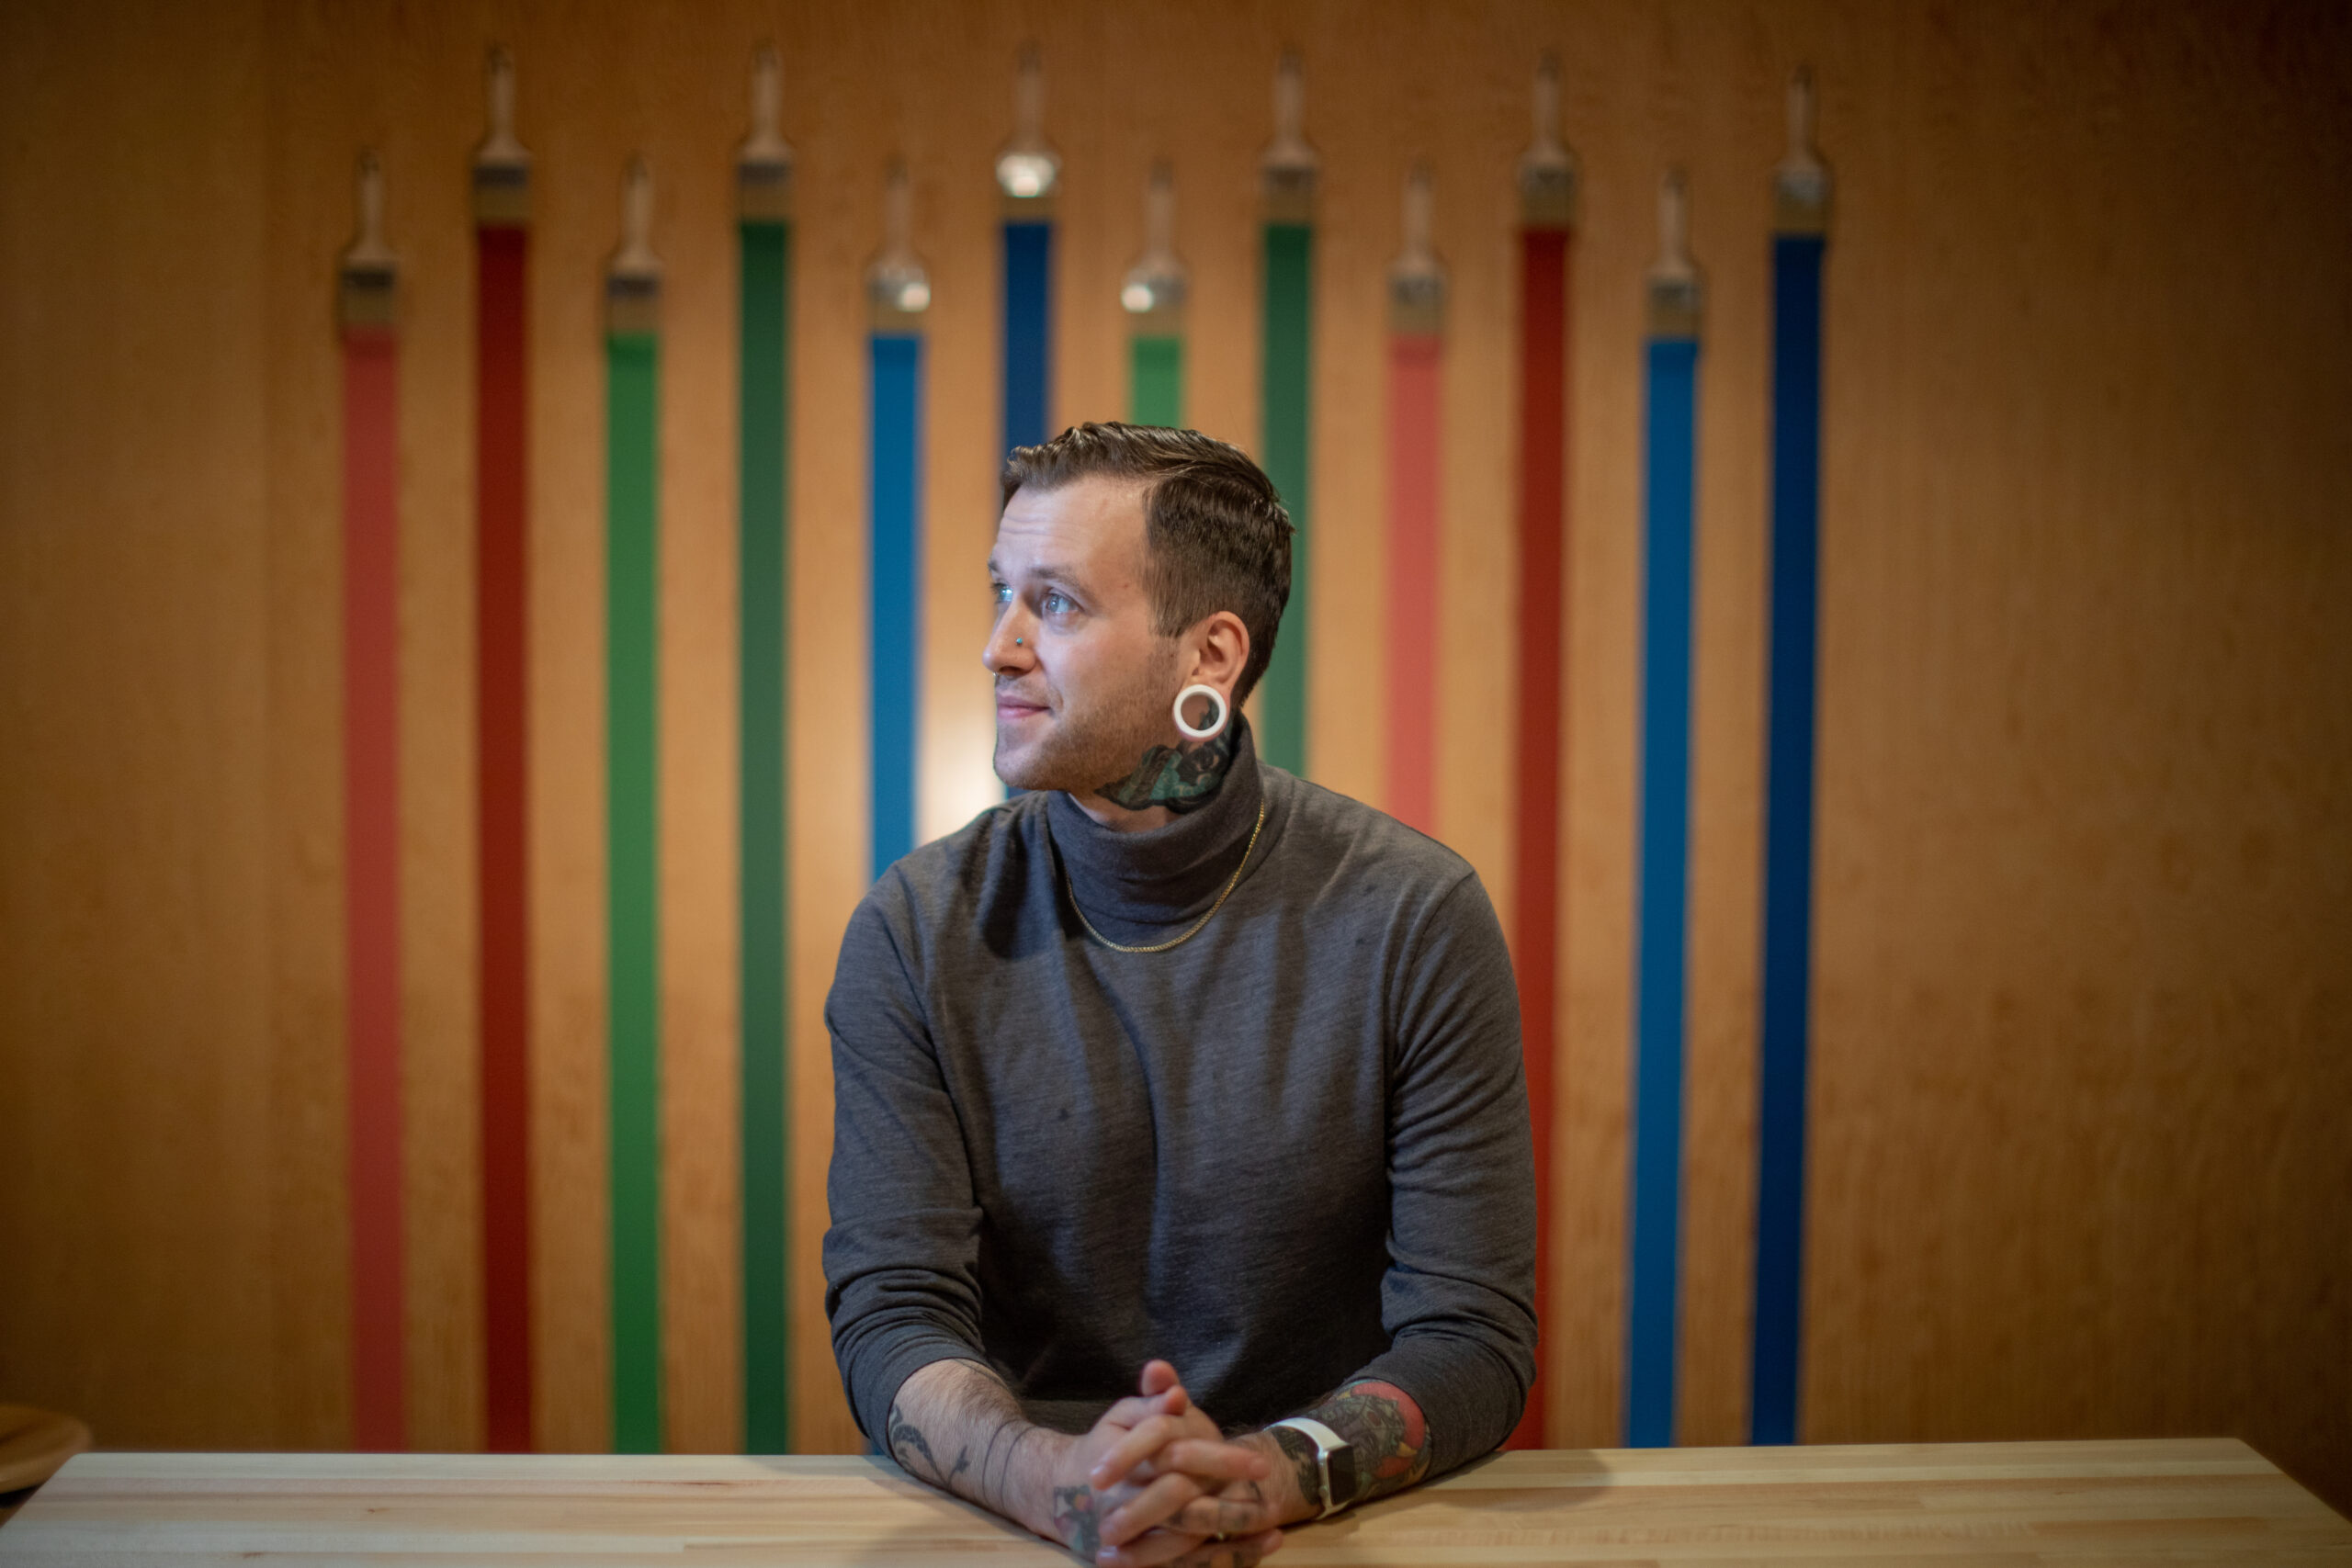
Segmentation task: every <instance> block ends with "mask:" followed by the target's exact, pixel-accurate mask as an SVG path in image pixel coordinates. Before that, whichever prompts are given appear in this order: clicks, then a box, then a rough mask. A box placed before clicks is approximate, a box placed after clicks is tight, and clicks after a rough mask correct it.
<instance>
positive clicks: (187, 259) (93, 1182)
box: [0, 5, 341, 1443]
mask: <svg viewBox="0 0 2352 1568" xmlns="http://www.w3.org/2000/svg"><path fill="white" fill-rule="evenodd" d="M143 21H144V25H142V26H141V27H137V28H120V29H114V28H98V27H93V26H92V25H90V18H89V14H88V13H87V12H86V11H85V10H83V9H81V8H79V7H74V6H49V5H30V6H11V7H9V8H8V10H7V12H6V16H5V17H0V29H5V30H4V31H0V98H5V100H6V106H7V107H6V109H5V110H0V113H5V114H6V117H7V120H6V132H5V134H0V158H5V160H6V166H5V171H4V172H0V204H5V206H0V233H5V234H6V236H7V238H6V241H5V242H0V268H4V269H5V274H4V275H0V311H5V312H6V317H5V323H6V324H5V327H0V343H5V344H6V348H5V350H0V377H5V379H0V388H5V391H0V454H5V456H0V551H5V556H0V561H4V562H5V564H0V596H5V597H0V682H5V686H0V691H5V694H6V695H5V697H4V698H0V713H5V714H6V719H5V723H6V731H7V733H6V741H5V742H0V929H5V931H6V940H0V1041H5V1042H6V1049H5V1050H0V1192H5V1193H6V1195H7V1196H6V1199H5V1200H0V1257H5V1258H7V1259H8V1260H9V1262H8V1265H7V1268H6V1284H5V1285H0V1384H5V1385H6V1387H7V1388H8V1389H9V1390H10V1391H11V1397H13V1398H17V1399H20V1400H24V1401H28V1402H30V1403H35V1404H43V1405H47V1406H50V1407H52V1408H58V1409H63V1410H67V1411H71V1412H73V1413H75V1414H78V1415H79V1416H82V1417H83V1418H84V1419H85V1420H86V1421H87V1422H88V1423H89V1425H90V1427H92V1429H93V1430H94V1432H95V1433H96V1436H97V1438H98V1440H99V1441H101V1442H109V1441H110V1442H126V1441H128V1442H150V1443H170V1442H182V1441H190V1440H194V1439H196V1438H198V1436H199V1435H209V1437H210V1438H211V1440H214V1441H218V1442H224V1443H240V1442H242V1443H259V1442H266V1441H273V1440H281V1439H290V1440H296V1441H324V1440H327V1439H328V1438H331V1437H332V1436H333V1435H334V1433H333V1424H332V1406H333V1402H334V1391H333V1390H327V1391H323V1392H322V1391H318V1390H314V1389H311V1388H308V1387H305V1386H304V1385H303V1375H304V1372H305V1371H306V1370H307V1369H310V1368H311V1367H313V1366H314V1365H315V1362H314V1360H313V1359H312V1358H311V1357H310V1356H308V1355H306V1354H305V1353H303V1351H302V1350H301V1349H300V1348H299V1344H298V1341H299V1339H300V1337H301V1336H303V1335H310V1336H313V1337H322V1338H324V1339H325V1341H326V1342H327V1344H328V1347H329V1352H328V1353H329V1355H330V1356H333V1355H334V1347H335V1345H336V1343H337V1337H338V1336H339V1334H340V1331H341V1322H340V1318H339V1314H337V1313H336V1312H335V1311H334V1308H333V1307H331V1306H329V1307H327V1308H326V1309H325V1310H324V1311H323V1313H320V1312H319V1311H317V1309H318V1308H319V1307H320V1306H321V1305H322V1303H318V1302H316V1301H314V1300H313V1299H312V1292H313V1290H314V1288H315V1285H316V1282H317V1281H316V1276H315V1275H313V1274H312V1273H311V1271H310V1269H309V1268H308V1265H307V1263H306V1261H305V1259H304V1258H303V1256H302V1254H303V1253H304V1251H305V1250H306V1249H309V1250H323V1251H325V1252H326V1253H327V1254H328V1255H329V1257H330V1258H334V1255H335V1254H336V1253H337V1251H338V1248H339V1241H338V1238H337V1235H336V1234H335V1223H336V1215H335V1214H334V1213H332V1212H331V1211H330V1212H328V1213H320V1212H318V1211H317V1210H314V1209H312V1208H311V1207H309V1206H307V1205H305V1204H303V1203H301V1202H300V1201H295V1200H294V1199H293V1197H292V1195H290V1194H289V1193H288V1190H287V1187H286V1185H284V1184H283V1183H284V1182H288V1181H291V1180H292V1179H295V1173H296V1172H297V1171H300V1170H304V1169H306V1168H308V1165H309V1161H310V1158H311V1156H312V1155H313V1154H314V1152H315V1141H314V1137H313V1134H315V1132H316V1128H315V1125H314V1124H313V1125H311V1126H309V1127H306V1126H305V1122H306V1118H308V1117H311V1116H312V1115H314V1114H315V1113H316V1112H317V1111H318V1110H319V1103H318V1098H319V1097H318V1096H317V1095H316V1094H315V1092H314V1089H315V1087H316V1084H317V1079H316V1077H314V1076H313V1075H312V1073H311V1064H310V1063H308V1062H304V1061H300V1060H288V1059H287V1057H288V1055H289V1054H290V1053H292V1052H295V1051H299V1049H300V1045H301V1042H300V1040H299V1039H297V1038H295V1037H296V1036H297V1035H298V1033H299V1029H298V1027H297V1020H298V1019H299V1018H300V1015H301V1014H302V1012H303V1011H304V1010H305V1009H306V1008H310V1007H314V1006H315V1005H316V1003H317V1000H318V998H317V992H316V987H315V985H314V984H313V982H314V980H315V974H314V971H313V970H312V969H311V965H310V964H309V962H308V960H309V958H310V957H311V956H313V954H312V953H307V952H306V953H302V954H301V955H299V956H296V955H284V956H282V955H281V953H280V950H279V948H278V945H277V938H278V937H279V936H280V935H281V934H282V933H281V932H280V931H279V929H278V921H279V919H280V917H281V916H282V915H288V914H293V913H296V912H299V911H300V909H301V908H302V907H303V904H304V899H303V897H302V883H303V881H304V877H303V874H302V869H301V866H300V856H301V855H302V854H303V853H304V852H305V851H319V852H324V853H326V854H329V855H333V854H334V845H335V843H336V838H335V831H334V829H335V826H336V824H335V822H334V820H332V819H331V820H330V821H329V822H328V824H327V827H326V830H325V832H324V833H323V835H315V834H314V833H312V832H290V831H288V829H281V827H280V826H279V825H278V824H277V823H276V822H275V821H273V814H272V807H273V805H274V804H276V803H277V802H278V801H279V800H282V798H283V795H282V793H281V792H282V791H284V790H286V789H288V788H289V787H291V786H292V784H293V782H294V779H295V777H296V776H297V774H298V773H299V770H300V763H299V761H298V760H297V759H296V758H295V757H293V756H291V755H289V754H288V750H286V749H285V742H286V741H288V740H289V739H292V738H291V737H288V736H284V735H281V734H280V732H279V731H278V729H277V716H276V715H275V714H274V712H273V707H272V696H273V693H274V690H275V691H277V692H281V693H282V692H284V691H285V690H286V687H287V686H288V684H291V683H292V682H293V679H294V677H293V672H292V671H289V670H288V667H287V663H286V660H287V659H288V657H289V655H290V653H291V651H292V650H291V648H290V646H289V644H291V643H292V642H295V641H298V640H299V638H300V631H299V630H298V629H295V628H289V629H288V634H287V640H286V641H284V642H281V641H279V640H278V639H277V637H274V635H273V627H274V616H273V614H272V610H273V589H274V586H275V584H276V569H277V568H279V567H280V566H283V567H285V568H286V569H287V570H289V571H291V572H292V573H293V574H294V576H295V577H296V578H297V580H298V581H299V580H300V578H301V577H302V576H303V575H304V574H305V573H306V572H315V571H316V570H318V564H319V563H318V562H317V561H316V559H315V558H311V559H310V560H308V561H304V560H301V559H300V556H301V553H302V552H301V551H300V545H299V542H298V541H296V540H295V539H293V538H290V537H288V536H286V535H284V534H281V533H280V532H279V530H278V529H277V527H276V526H275V525H276V524H277V521H279V520H280V519H281V518H282V517H283V516H284V513H280V512H278V511H277V508H276V506H275V505H274V503H275V502H277V501H278V500H280V499H281V497H280V496H279V495H277V494H276V493H274V491H273V486H272V483H271V473H272V468H271V464H270V450H271V448H270V422H269V407H270V391H271V377H270V372H269V366H268V363H267V351H268V342H269V340H268V300H267V296H266V288H267V285H268V282H269V277H270V268H269V265H268V258H269V247H268V238H269V232H270V230H269V209H268V203H267V200H266V192H265V186H264V182H263V181H262V180H261V179H260V178H258V177H257V175H259V173H260V171H261V170H262V169H263V167H264V154H265V149H266V144H267V141H266V138H267V129H268V127H267V118H266V104H265V100H264V98H263V97H262V96H261V94H260V92H259V91H258V89H259V87H260V86H261V85H262V83H263V82H264V80H265V79H266V65H265V62H266V52H265V49H264V37H263V31H262V28H261V25H260V24H261V13H260V10H259V8H258V7H257V6H252V5H243V6H222V7H220V8H218V9H217V10H214V11H212V12H210V13H209V14H207V15H205V16H203V17H198V16H197V15H195V14H194V13H189V12H172V13H168V14H159V15H155V16H152V17H145V18H143ZM101 83H103V84H106V88H105V90H103V91H95V92H94V91H92V90H91V88H92V87H93V86H95V85H97V84H101ZM189 125H202V126H204V127H206V128H207V135H206V136H205V137H204V138H202V139H201V140H200V141H191V140H190V139H189V138H187V137H186V136H185V135H184V134H183V133H182V132H183V128H185V127H187V126H189ZM34 127H40V133H39V134H38V135H36V134H35V133H34V132H33V130H32V128H34ZM322 332H323V328H322ZM319 460H320V461H322V462H323V463H325V464H327V465H330V466H331V465H332V464H333V461H334V457H333V454H332V452H328V453H325V454H322V455H321V457H320V459H319ZM327 570H328V571H329V572H330V573H331V572H332V570H333V567H332V565H329V566H328V567H327ZM333 648H334V642H333V640H332V639H330V641H329V642H328V644H327V649H328V651H329V654H330V657H331V656H332V649H333ZM329 700H330V702H332V697H330V699H329ZM304 717H305V718H307V719H309V720H310V721H311V724H312V725H315V723H316V721H317V719H318V717H319V716H318V715H317V714H316V713H315V711H312V712H311V713H308V714H306V715H304ZM333 737H334V714H333V712H332V710H330V712H329V713H328V714H327V715H326V716H325V734H324V735H322V736H313V737H311V739H316V740H319V741H322V743H325V744H328V745H332V743H333ZM329 809H330V810H335V809H337V808H336V807H334V804H333V796H332V794H331V795H330V802H329ZM300 826H301V827H302V828H304V829H314V828H315V814H314V813H311V812H305V813H304V820H303V822H302V823H301V825H300ZM327 869H329V870H331V869H332V867H331V865H330V866H329V867H328V868H327ZM329 1017H330V1018H331V1017H332V1010H330V1011H329ZM322 1050H323V1053H324V1055H326V1056H327V1058H328V1060H329V1063H330V1066H329V1067H328V1069H327V1070H328V1071H329V1072H330V1073H332V1072H333V1071H334V1070H335V1069H334V1066H333V1065H332V1064H333V1061H334V1045H333V1043H332V1038H330V1040H329V1041H328V1042H327V1043H325V1044H324V1045H323V1047H322ZM326 1113H327V1115H328V1116H329V1117H330V1118H332V1116H333V1115H334V1111H333V1109H332V1107H330V1108H329V1109H328V1110H327V1111H326ZM330 1135H331V1134H330ZM281 1155H283V1156H285V1157H286V1158H287V1159H288V1162H289V1167H290V1168H289V1170H288V1172H286V1173H285V1175H284V1177H281V1175H280V1173H279V1172H278V1171H277V1168H276V1161H277V1158H278V1157H279V1156H281ZM329 1202H330V1204H332V1202H333V1200H332V1198H330V1200H329ZM289 1313H290V1314H298V1315H299V1316H300V1321H294V1322H288V1321H287V1320H286V1319H287V1314H289ZM199 1347H201V1348H204V1353H202V1354H200V1355H199V1354H198V1353H197V1352H198V1348H199ZM322 1414H324V1415H326V1416H327V1419H326V1420H324V1421H322V1419H321V1417H322Z"/></svg>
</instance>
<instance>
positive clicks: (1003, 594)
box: [989, 582, 1012, 604]
mask: <svg viewBox="0 0 2352 1568" xmlns="http://www.w3.org/2000/svg"><path fill="white" fill-rule="evenodd" d="M989 598H991V599H993V600H995V601H996V602H997V603H998V604H1011V603H1012V589H1011V588H1010V587H1008V586H1006V585H1005V584H1004V583H1001V582H993V583H990V584H989Z"/></svg>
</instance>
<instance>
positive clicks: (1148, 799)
mask: <svg viewBox="0 0 2352 1568" xmlns="http://www.w3.org/2000/svg"><path fill="white" fill-rule="evenodd" d="M1238 728H1239V727H1238V725H1231V724H1228V725H1227V726H1226V727H1225V728H1224V729H1223V730H1222V731H1220V732H1219V733H1218V735H1217V738H1216V739H1214V740H1204V741H1203V742H1201V744H1199V745H1198V746H1193V747H1179V746H1154V747H1152V748H1150V749H1149V750H1147V751H1145V752H1144V754H1143V761H1140V762H1138V763H1136V771H1135V772H1134V773H1129V774H1128V775H1127V776H1126V777H1125V778H1123V779H1114V780H1112V781H1111V782H1110V783H1109V784H1103V785H1100V786H1098V787H1097V788H1096V790H1095V792H1094V793H1095V794H1097V795H1101V796H1102V797H1103V799H1105V800H1107V801H1109V802H1110V803H1111V804H1112V805H1114V806H1119V807H1125V808H1126V809H1127V810H1129V811H1142V810H1145V809H1147V808H1148V807H1154V806H1164V807H1168V809H1169V810H1170V811H1173V812H1175V813H1176V814H1177V815H1178V816H1180V817H1181V816H1182V815H1183V814H1184V813H1185V812H1187V811H1193V810H1196V809H1198V808H1199V807H1204V806H1206V805H1207V804H1208V803H1209V802H1210V801H1212V800H1214V799H1216V792H1217V791H1218V790H1220V789H1222V788H1223V787H1225V775H1226V771H1227V769H1228V768H1230V767H1231V766H1232V765H1233V748H1234V732H1235V730H1236V729H1238Z"/></svg>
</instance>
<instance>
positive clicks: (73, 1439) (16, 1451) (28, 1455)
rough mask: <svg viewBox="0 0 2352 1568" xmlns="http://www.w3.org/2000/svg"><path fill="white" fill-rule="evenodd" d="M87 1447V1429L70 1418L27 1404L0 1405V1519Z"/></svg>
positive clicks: (21, 1503)
mask: <svg viewBox="0 0 2352 1568" xmlns="http://www.w3.org/2000/svg"><path fill="white" fill-rule="evenodd" d="M89 1446H90V1429H89V1428H88V1427H85V1426H84V1425H82V1423H80V1422H79V1421H76V1420H75V1419H74V1417H72V1416H59V1415H57V1414H55V1413H54V1412H51V1411H48V1410H36V1409H34V1408H33V1407H32V1406H31V1405H29V1404H0V1519H5V1518H6V1517H8V1516H9V1515H11V1514H13V1513H15V1512H16V1511H17V1508H18V1507H20V1506H23V1504H24V1501H25V1497H26V1495H29V1494H30V1493H31V1491H32V1489H33V1488H34V1487H36V1486H38V1485H40V1483H42V1482H44V1481H47V1480H48V1479H49V1478H50V1477H51V1476H52V1475H55V1474H56V1473H57V1469H58V1466H60V1465H62V1464H63V1463H64V1462H65V1461H67V1460H69V1459H72V1458H73V1457H74V1455H75V1454H78V1453H80V1452H81V1451H82V1450H84V1449H86V1448H88V1447H89Z"/></svg>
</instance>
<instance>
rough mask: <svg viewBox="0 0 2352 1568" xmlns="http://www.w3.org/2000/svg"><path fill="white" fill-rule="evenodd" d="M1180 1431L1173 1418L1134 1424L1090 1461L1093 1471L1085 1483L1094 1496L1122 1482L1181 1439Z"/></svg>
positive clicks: (1158, 1417)
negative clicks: (1177, 1439)
mask: <svg viewBox="0 0 2352 1568" xmlns="http://www.w3.org/2000/svg"><path fill="white" fill-rule="evenodd" d="M1183 1430H1184V1423H1183V1421H1182V1419H1181V1418H1179V1417H1177V1416H1152V1417H1150V1418H1149V1419H1148V1420H1145V1421H1142V1422H1139V1423H1137V1424H1136V1427H1134V1428H1133V1429H1132V1430H1131V1431H1129V1432H1128V1433H1126V1435H1125V1436H1124V1437H1122V1438H1119V1440H1118V1441H1117V1442H1114V1443H1113V1444H1112V1445H1111V1446H1110V1448H1109V1449H1108V1450H1105V1451H1104V1453H1103V1457H1102V1458H1101V1459H1098V1460H1096V1461H1094V1468H1093V1469H1091V1470H1090V1471H1088V1472H1087V1474H1086V1480H1087V1483H1088V1484H1089V1485H1091V1486H1092V1487H1093V1488H1094V1490H1096V1491H1097V1492H1100V1491H1102V1490H1103V1489H1104V1488H1105V1487H1109V1486H1115V1485H1117V1484H1118V1483H1120V1482H1121V1481H1124V1480H1125V1479H1126V1474H1127V1472H1129V1471H1131V1470H1133V1469H1134V1468H1135V1467H1136V1464H1138V1463H1139V1462H1141V1461H1143V1460H1145V1459H1148V1458H1149V1457H1150V1456H1151V1455H1153V1454H1156V1453H1158V1452H1159V1450H1160V1449H1161V1448H1162V1447H1163V1446H1164V1445H1165V1444H1166V1443H1167V1442H1168V1440H1169V1439H1170V1438H1175V1437H1178V1436H1181V1435H1182V1432H1183Z"/></svg>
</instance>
